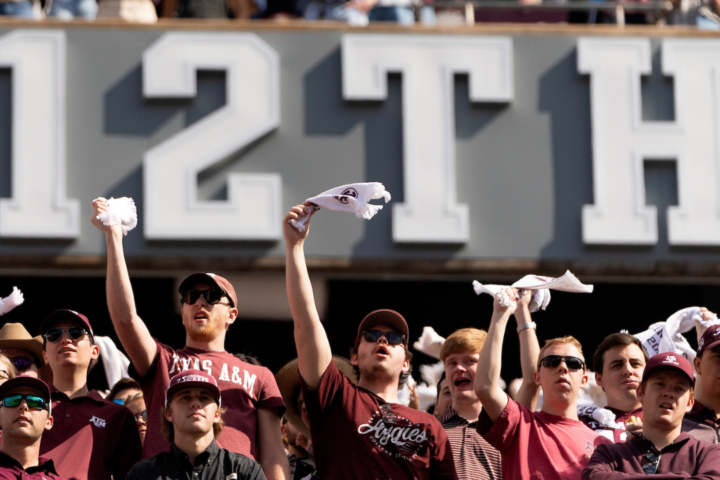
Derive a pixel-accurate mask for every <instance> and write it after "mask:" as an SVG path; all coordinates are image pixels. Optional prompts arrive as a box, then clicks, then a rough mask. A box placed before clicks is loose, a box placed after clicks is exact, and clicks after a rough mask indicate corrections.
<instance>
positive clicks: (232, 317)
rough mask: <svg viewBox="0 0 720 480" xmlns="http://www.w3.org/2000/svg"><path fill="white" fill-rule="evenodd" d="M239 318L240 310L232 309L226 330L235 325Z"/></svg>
mask: <svg viewBox="0 0 720 480" xmlns="http://www.w3.org/2000/svg"><path fill="white" fill-rule="evenodd" d="M237 316H238V309H237V308H231V309H230V312H229V316H228V319H227V321H226V322H225V328H226V329H227V328H228V327H229V326H230V325H232V324H233V323H235V320H236V319H237Z"/></svg>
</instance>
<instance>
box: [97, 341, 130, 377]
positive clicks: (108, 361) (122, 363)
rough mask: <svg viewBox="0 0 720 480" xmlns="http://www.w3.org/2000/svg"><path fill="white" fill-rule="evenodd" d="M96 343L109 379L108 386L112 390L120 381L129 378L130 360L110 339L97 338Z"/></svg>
mask: <svg viewBox="0 0 720 480" xmlns="http://www.w3.org/2000/svg"><path fill="white" fill-rule="evenodd" d="M95 343H96V344H97V345H98V347H100V356H101V357H102V361H103V367H104V368H105V377H107V381H108V385H109V386H110V388H112V387H113V385H115V384H116V383H117V382H118V381H119V380H121V379H123V378H127V377H129V375H128V367H129V366H130V360H128V358H127V357H126V356H125V354H124V353H122V352H121V351H120V350H118V348H117V346H116V345H115V343H114V342H113V341H112V340H111V339H110V337H95Z"/></svg>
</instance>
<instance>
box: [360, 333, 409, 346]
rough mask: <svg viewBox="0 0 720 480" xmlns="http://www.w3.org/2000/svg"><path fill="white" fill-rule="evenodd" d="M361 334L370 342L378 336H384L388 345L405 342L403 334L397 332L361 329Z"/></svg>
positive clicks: (375, 340) (377, 338) (374, 340)
mask: <svg viewBox="0 0 720 480" xmlns="http://www.w3.org/2000/svg"><path fill="white" fill-rule="evenodd" d="M362 336H363V338H364V339H365V340H367V341H368V342H370V343H376V342H377V341H378V340H380V337H385V339H386V340H387V343H388V345H400V344H404V343H405V335H403V334H402V333H397V332H381V331H380V330H363V331H362Z"/></svg>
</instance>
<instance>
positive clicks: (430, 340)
mask: <svg viewBox="0 0 720 480" xmlns="http://www.w3.org/2000/svg"><path fill="white" fill-rule="evenodd" d="M444 343H445V339H444V338H443V337H441V336H440V335H438V334H437V332H436V331H435V329H434V328H432V327H423V331H422V335H420V338H418V341H417V342H415V343H413V347H415V350H418V351H420V352H422V353H424V354H425V355H428V356H430V357H433V358H437V359H438V360H440V349H442V346H443V344H444ZM421 368H422V367H421Z"/></svg>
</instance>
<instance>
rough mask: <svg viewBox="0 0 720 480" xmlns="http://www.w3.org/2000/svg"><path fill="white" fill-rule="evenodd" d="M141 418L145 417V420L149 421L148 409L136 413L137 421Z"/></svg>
mask: <svg viewBox="0 0 720 480" xmlns="http://www.w3.org/2000/svg"><path fill="white" fill-rule="evenodd" d="M141 418H142V419H143V422H145V423H147V410H143V411H142V412H140V413H136V414H135V421H136V422H139V421H140V419H141Z"/></svg>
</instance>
